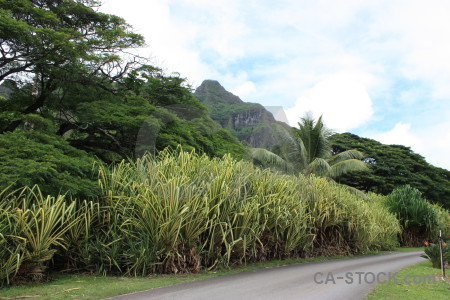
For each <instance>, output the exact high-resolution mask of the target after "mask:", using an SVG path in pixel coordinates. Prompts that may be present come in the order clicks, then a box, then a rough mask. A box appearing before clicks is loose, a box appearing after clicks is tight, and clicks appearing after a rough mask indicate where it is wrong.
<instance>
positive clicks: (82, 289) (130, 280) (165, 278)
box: [0, 251, 390, 300]
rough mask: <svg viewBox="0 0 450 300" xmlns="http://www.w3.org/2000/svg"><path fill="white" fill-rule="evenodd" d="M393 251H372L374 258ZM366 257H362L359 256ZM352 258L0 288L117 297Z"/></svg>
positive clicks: (13, 293) (41, 294)
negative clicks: (287, 267) (271, 269)
mask: <svg viewBox="0 0 450 300" xmlns="http://www.w3.org/2000/svg"><path fill="white" fill-rule="evenodd" d="M389 252H390V251H379V252H370V253H366V254H364V256H366V255H374V254H383V253H389ZM356 256H363V255H356ZM349 257H352V256H332V257H323V256H319V257H313V258H301V259H290V260H274V261H270V262H263V263H254V264H248V265H247V266H239V267H236V268H233V269H230V270H217V271H212V272H202V273H199V274H187V275H152V276H148V277H112V276H107V277H103V276H93V275H55V277H54V280H53V281H51V282H48V283H44V284H27V285H20V286H13V287H8V288H3V289H0V299H1V300H5V299H8V300H9V299H16V297H25V296H28V297H30V296H31V297H33V298H31V299H80V298H82V299H103V298H107V297H113V296H117V295H122V294H127V293H132V292H137V291H143V290H148V289H153V288H157V287H162V286H167V285H173V284H177V283H183V282H189V281H195V280H200V279H206V278H211V277H217V276H222V275H229V274H234V273H240V272H244V271H252V270H257V269H263V268H272V267H279V266H284V265H290V264H295V263H305V262H315V261H324V260H334V259H341V258H349Z"/></svg>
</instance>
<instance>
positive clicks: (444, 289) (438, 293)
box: [365, 261, 450, 300]
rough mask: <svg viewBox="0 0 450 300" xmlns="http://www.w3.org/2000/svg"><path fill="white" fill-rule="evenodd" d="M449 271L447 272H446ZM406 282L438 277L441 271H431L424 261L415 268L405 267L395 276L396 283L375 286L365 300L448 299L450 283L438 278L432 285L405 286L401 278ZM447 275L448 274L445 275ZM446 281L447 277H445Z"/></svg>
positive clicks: (429, 265) (427, 263)
mask: <svg viewBox="0 0 450 300" xmlns="http://www.w3.org/2000/svg"><path fill="white" fill-rule="evenodd" d="M448 271H449V270H447V272H448ZM407 275H408V276H410V277H408V278H407V282H409V281H413V278H414V276H421V277H420V278H423V277H422V276H425V275H436V276H440V275H441V271H440V270H439V269H433V268H432V267H431V263H430V262H428V261H426V262H423V263H419V264H417V265H415V266H411V267H406V268H404V269H401V270H400V271H399V272H398V274H397V276H396V279H397V282H398V284H396V283H394V282H393V283H386V284H379V285H377V286H376V287H375V288H374V290H373V291H372V292H371V293H370V294H368V295H367V296H366V298H365V300H380V299H389V300H391V299H402V300H408V299H410V300H416V299H430V300H435V299H448V298H449V295H450V282H448V281H442V280H440V277H438V278H436V282H434V283H421V284H414V283H412V284H407V282H405V280H403V278H405V276H407ZM447 275H448V274H447ZM447 280H448V277H447Z"/></svg>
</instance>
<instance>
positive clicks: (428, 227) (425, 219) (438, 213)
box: [386, 185, 450, 246]
mask: <svg viewBox="0 0 450 300" xmlns="http://www.w3.org/2000/svg"><path fill="white" fill-rule="evenodd" d="M386 206H387V207H388V208H389V210H390V211H391V212H392V213H393V214H395V215H396V216H397V218H398V219H399V220H400V223H401V225H402V227H403V231H402V236H401V239H400V241H401V243H402V244H403V245H407V246H420V245H421V244H422V243H423V241H424V240H436V238H437V237H438V233H439V230H442V231H444V232H448V231H449V230H450V223H449V221H450V220H449V219H448V215H449V214H448V211H446V210H445V209H443V208H441V207H440V206H438V205H433V204H431V203H429V202H428V201H427V200H426V199H425V198H423V197H422V194H421V193H420V191H419V190H417V189H415V188H413V187H411V186H409V185H405V186H401V187H398V188H396V189H394V191H392V193H391V194H389V195H388V196H387V197H386Z"/></svg>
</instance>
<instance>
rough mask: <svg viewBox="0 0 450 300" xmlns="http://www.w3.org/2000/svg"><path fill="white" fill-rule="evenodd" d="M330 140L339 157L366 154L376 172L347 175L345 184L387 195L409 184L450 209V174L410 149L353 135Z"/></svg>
mask: <svg viewBox="0 0 450 300" xmlns="http://www.w3.org/2000/svg"><path fill="white" fill-rule="evenodd" d="M330 141H331V143H332V146H333V152H334V153H335V154H338V153H341V152H342V151H345V150H348V149H358V150H359V151H361V152H363V153H364V154H365V157H366V159H365V161H366V163H367V164H368V165H370V168H371V170H372V172H370V173H349V174H346V175H344V176H342V177H341V178H340V179H339V181H340V182H341V183H344V184H347V185H350V186H353V187H355V188H357V189H360V190H365V191H373V192H376V193H380V194H385V195H387V194H389V193H390V192H392V191H393V190H394V188H396V187H397V186H402V185H405V184H409V185H410V186H412V187H413V188H416V189H418V190H419V191H421V192H422V193H423V195H424V197H425V198H427V199H428V200H430V201H432V202H434V203H440V204H442V205H444V206H445V207H446V208H447V209H449V208H450V171H448V170H445V169H442V168H437V167H434V166H432V165H430V164H429V163H427V162H426V161H425V159H424V158H423V157H422V156H420V155H419V154H417V153H414V152H413V151H412V150H411V149H410V148H409V147H405V146H401V145H384V144H381V143H379V142H377V141H375V140H372V139H367V138H361V137H359V136H357V135H354V134H351V133H342V134H335V135H333V136H332V137H330Z"/></svg>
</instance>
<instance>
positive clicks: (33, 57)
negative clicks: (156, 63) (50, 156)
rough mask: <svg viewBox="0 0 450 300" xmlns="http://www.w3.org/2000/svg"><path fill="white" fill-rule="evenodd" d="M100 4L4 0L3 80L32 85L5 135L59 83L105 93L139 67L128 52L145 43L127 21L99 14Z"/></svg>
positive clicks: (0, 8)
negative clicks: (98, 6)
mask: <svg viewBox="0 0 450 300" xmlns="http://www.w3.org/2000/svg"><path fill="white" fill-rule="evenodd" d="M97 5H98V1H93V0H40V1H30V0H18V1H6V0H0V54H1V57H0V82H1V81H3V80H5V79H8V78H9V79H13V80H14V81H16V82H17V83H18V84H20V85H23V84H24V83H25V84H26V83H31V86H30V93H31V94H32V97H29V99H28V101H23V102H22V104H23V105H22V107H20V109H18V110H17V113H16V118H15V119H14V120H13V121H12V122H10V123H9V124H8V126H6V127H4V128H3V129H2V131H3V132H5V131H12V130H14V129H15V128H17V126H19V124H20V122H21V119H22V118H21V117H22V116H24V115H26V114H29V113H35V112H37V111H38V110H40V109H41V108H42V107H43V106H44V105H45V104H46V102H47V101H49V100H50V99H49V98H50V97H51V95H52V94H53V93H54V92H55V91H58V89H60V88H61V85H64V84H66V85H67V84H82V85H85V86H87V85H94V86H99V87H102V88H103V89H107V88H108V87H107V83H110V82H113V81H115V80H117V79H120V78H122V77H123V76H124V75H125V74H127V72H128V71H129V70H130V68H132V67H134V66H135V65H136V64H137V63H138V60H139V59H138V58H137V57H136V56H127V55H126V53H125V51H126V50H127V49H129V48H131V47H137V46H140V45H142V44H143V38H142V36H140V35H138V34H135V33H133V32H131V31H130V26H129V25H127V24H126V23H125V21H124V20H123V19H121V18H119V17H116V16H113V15H107V14H103V13H100V12H97V11H96V10H95V9H94V8H95V6H97ZM109 88H110V87H109Z"/></svg>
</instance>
